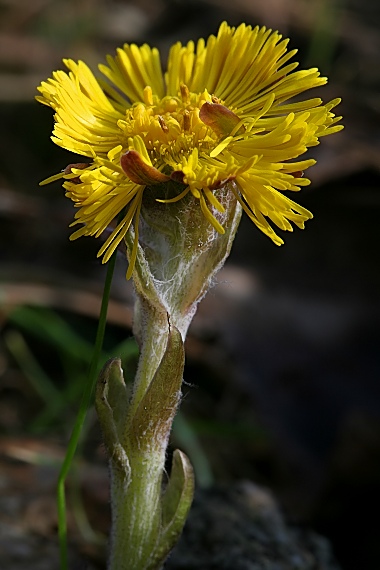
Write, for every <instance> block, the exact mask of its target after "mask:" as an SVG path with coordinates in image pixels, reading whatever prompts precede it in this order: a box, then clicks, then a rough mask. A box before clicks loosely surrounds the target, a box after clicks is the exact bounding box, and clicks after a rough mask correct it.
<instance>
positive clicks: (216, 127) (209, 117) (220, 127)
mask: <svg viewBox="0 0 380 570" xmlns="http://www.w3.org/2000/svg"><path fill="white" fill-rule="evenodd" d="M199 118H200V119H201V121H202V122H203V123H204V124H205V125H207V126H208V127H210V128H211V129H212V130H213V131H214V132H215V133H216V134H217V135H218V136H227V135H229V134H230V133H231V132H232V130H233V129H234V128H235V127H236V125H237V124H238V123H240V117H238V116H237V115H235V113H233V112H232V111H230V110H229V109H228V107H225V106H224V105H220V104H219V103H208V102H207V101H206V103H203V105H202V107H201V110H200V111H199ZM244 131H245V129H244V127H240V129H239V130H238V132H237V134H243V133H244Z"/></svg>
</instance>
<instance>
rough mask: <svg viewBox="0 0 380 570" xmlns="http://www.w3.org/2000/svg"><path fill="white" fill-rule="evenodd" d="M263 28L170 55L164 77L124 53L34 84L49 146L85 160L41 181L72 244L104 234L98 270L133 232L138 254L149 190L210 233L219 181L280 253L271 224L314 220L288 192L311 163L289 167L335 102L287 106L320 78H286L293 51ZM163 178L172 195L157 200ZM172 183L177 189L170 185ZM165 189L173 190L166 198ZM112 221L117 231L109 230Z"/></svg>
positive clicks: (143, 59)
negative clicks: (190, 200) (192, 213)
mask: <svg viewBox="0 0 380 570" xmlns="http://www.w3.org/2000/svg"><path fill="white" fill-rule="evenodd" d="M287 45H288V40H287V39H282V36H281V35H280V34H279V33H278V32H273V31H272V30H270V29H266V28H265V27H262V28H259V27H256V28H254V29H252V28H251V26H246V25H245V24H242V25H240V26H239V27H237V28H233V27H230V26H228V25H227V23H225V22H224V23H222V24H221V26H220V28H219V31H218V34H217V36H213V35H211V36H210V37H209V38H208V40H207V42H205V40H203V39H200V40H199V41H198V42H197V44H196V45H195V44H194V42H192V41H190V42H189V43H188V44H187V45H185V46H183V45H182V44H181V43H179V42H178V43H176V44H174V45H173V46H172V48H171V50H170V53H169V58H168V65H167V71H166V72H165V73H163V71H162V69H161V64H160V56H159V52H158V50H157V49H156V48H151V47H149V46H148V45H146V44H144V45H143V46H142V47H137V46H136V45H134V44H131V45H129V44H125V45H124V46H123V48H120V49H118V50H117V55H116V57H111V56H108V57H107V63H108V65H99V70H100V72H101V73H102V74H103V76H104V77H105V79H100V78H96V77H95V76H94V75H93V73H92V72H91V71H90V69H89V68H88V67H87V65H86V64H85V63H84V62H82V61H79V62H78V63H76V62H74V61H73V60H71V59H67V60H64V63H65V65H66V67H67V68H68V70H69V72H68V73H67V72H64V71H56V72H54V73H53V77H52V78H51V79H48V80H47V81H44V82H42V83H41V85H40V86H39V87H38V89H39V91H40V93H41V95H40V96H38V97H37V99H38V100H39V101H40V102H41V103H43V104H45V105H48V106H49V107H52V108H53V109H54V111H55V125H54V131H53V136H52V140H53V141H54V142H55V143H56V144H57V145H59V146H61V147H63V148H65V149H67V150H69V151H72V152H74V153H76V154H78V155H82V156H85V157H87V158H88V159H89V161H88V162H87V163H79V164H72V165H69V166H68V167H67V168H66V169H65V170H64V171H63V172H61V173H59V174H57V175H55V176H52V177H51V178H49V179H47V180H45V181H44V183H48V182H51V181H52V180H56V179H59V178H63V179H64V183H63V187H64V188H65V190H66V195H67V196H68V197H69V198H71V200H72V201H73V202H74V203H75V206H76V207H77V208H78V211H77V213H76V215H75V220H74V222H73V223H72V224H71V225H73V226H74V225H77V224H79V225H80V229H78V230H77V231H75V232H74V233H73V234H72V236H71V239H76V238H78V237H80V236H83V235H94V236H95V237H99V236H100V235H101V234H103V232H105V230H106V229H107V228H108V227H109V226H111V227H113V229H112V232H111V233H110V235H109V236H108V237H107V239H106V240H105V242H104V243H103V245H102V247H101V248H100V250H99V253H98V255H99V256H102V258H103V262H107V261H108V260H109V258H110V256H111V255H112V254H113V252H114V251H115V248H117V246H118V245H119V244H120V243H121V242H122V241H123V240H124V239H125V236H126V233H127V232H128V230H129V228H130V226H131V224H132V223H133V224H134V228H135V244H134V247H133V251H132V253H131V257H130V265H129V269H128V273H127V277H130V276H131V274H132V271H133V266H134V260H135V256H136V251H137V241H138V222H139V214H140V209H141V204H142V200H143V194H144V190H145V188H146V187H150V188H153V189H154V191H155V197H156V199H157V200H158V201H166V202H170V201H179V200H181V199H182V198H183V197H184V196H185V195H186V194H187V193H189V192H191V194H192V195H193V196H194V198H195V199H196V200H198V201H199V207H200V208H201V210H202V212H203V214H204V216H205V217H206V219H207V220H208V221H209V222H210V224H212V226H213V227H214V228H215V230H216V231H217V232H219V233H223V232H224V228H223V227H222V225H221V224H220V222H219V221H218V220H217V217H216V214H217V212H218V211H219V212H222V211H223V206H222V204H221V203H220V201H219V200H218V191H219V190H220V188H221V187H223V186H224V185H225V184H226V183H227V182H229V188H230V189H231V192H233V193H234V194H235V196H236V198H237V200H238V201H239V202H240V204H241V206H242V208H243V209H244V211H245V212H246V214H247V215H248V216H249V217H250V219H251V220H252V221H253V222H254V223H255V224H256V226H257V227H258V228H259V229H260V230H261V231H262V232H264V233H265V234H266V235H267V236H269V237H270V238H271V239H272V240H273V242H274V243H275V244H277V245H280V244H282V243H283V240H282V239H281V237H279V236H278V235H277V234H276V232H275V231H274V229H273V227H272V225H271V223H272V224H273V225H275V226H277V227H278V228H280V229H281V230H288V231H292V223H293V224H295V225H296V226H298V227H300V228H303V227H304V223H305V221H306V220H308V219H309V218H311V217H312V214H311V213H310V212H309V211H308V210H306V209H305V208H303V207H302V206H300V205H298V204H297V203H296V202H294V201H293V200H291V199H290V198H289V196H288V195H287V194H285V192H288V191H291V192H294V191H298V190H300V188H301V187H302V186H306V185H308V184H309V183H310V181H309V180H308V179H307V178H305V177H303V172H304V171H305V170H306V169H307V168H309V167H310V166H312V165H313V164H314V163H315V161H314V160H313V159H311V158H307V159H304V160H298V158H299V157H300V156H301V155H303V154H304V153H305V152H306V151H307V149H308V148H309V147H312V146H315V145H317V144H318V143H319V138H320V137H322V136H325V135H328V134H331V133H334V132H336V131H339V130H340V129H342V128H343V127H342V126H340V125H336V123H337V122H338V121H339V119H340V117H335V115H334V113H333V112H332V110H333V108H334V107H335V106H336V105H337V104H338V103H339V99H335V100H333V101H331V102H329V103H327V104H323V102H322V100H321V99H319V98H312V99H307V100H303V101H300V99H299V97H297V101H296V102H289V100H290V99H292V98H294V97H296V96H299V95H300V94H301V93H303V92H304V91H307V90H308V89H311V88H314V87H318V86H321V85H324V84H325V83H326V82H327V79H326V78H325V77H320V73H319V71H318V70H317V69H315V68H313V69H308V70H303V71H295V69H296V67H297V65H298V64H297V63H296V62H293V63H289V61H290V60H291V59H292V58H293V56H294V55H295V53H296V50H291V51H287ZM168 181H170V182H171V186H172V188H174V194H173V195H171V196H170V197H169V198H168V197H167V194H165V195H164V193H163V192H162V188H163V186H162V185H163V184H165V183H166V182H168ZM173 182H174V184H173ZM172 192H173V191H172ZM115 220H117V222H115Z"/></svg>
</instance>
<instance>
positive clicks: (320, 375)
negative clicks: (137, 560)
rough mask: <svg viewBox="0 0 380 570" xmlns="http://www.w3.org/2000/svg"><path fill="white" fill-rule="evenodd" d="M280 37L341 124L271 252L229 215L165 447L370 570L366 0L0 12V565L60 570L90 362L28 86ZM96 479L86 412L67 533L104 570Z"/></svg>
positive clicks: (375, 500) (373, 413)
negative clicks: (239, 40) (194, 49)
mask: <svg viewBox="0 0 380 570" xmlns="http://www.w3.org/2000/svg"><path fill="white" fill-rule="evenodd" d="M223 20H227V21H228V23H229V24H231V25H237V24H239V23H241V22H245V23H247V24H252V25H256V24H259V25H266V26H267V27H272V28H275V29H278V30H280V32H281V33H282V34H283V35H284V36H289V37H290V38H291V43H290V46H291V48H294V47H298V48H299V54H298V55H297V58H298V61H300V63H301V66H302V67H305V66H309V67H310V66H311V67H314V66H317V67H319V68H320V70H321V72H322V74H323V75H325V74H326V75H328V76H329V84H328V86H326V87H324V88H322V89H321V90H320V91H319V92H318V96H322V97H323V98H324V100H325V101H327V100H329V99H332V98H335V97H342V98H343V103H342V104H341V106H340V107H339V109H338V112H339V113H342V114H343V115H344V124H345V130H344V131H343V132H341V133H339V134H337V135H334V136H332V137H327V138H326V139H323V140H322V144H321V146H320V147H317V148H315V149H313V153H312V156H313V157H315V158H317V160H318V164H317V165H316V166H315V167H313V168H312V169H311V170H310V171H309V172H310V177H311V179H312V185H311V186H310V187H308V188H306V189H304V190H302V192H301V194H299V195H298V196H297V200H298V201H299V202H300V203H301V204H303V205H304V206H305V207H307V208H308V209H310V210H311V211H312V212H313V213H314V216H315V218H314V220H312V221H310V222H308V224H307V228H306V229H305V230H304V231H303V232H301V231H299V230H297V229H296V230H295V231H294V233H293V234H287V235H286V236H285V241H286V245H285V246H283V247H282V248H277V247H276V246H274V245H273V244H272V242H271V241H270V240H269V239H268V238H266V237H265V236H264V235H263V234H261V233H260V232H259V231H258V230H257V229H256V228H255V227H254V226H253V225H252V223H251V222H250V221H249V220H248V219H247V218H243V221H242V223H241V228H240V230H239V233H238V236H237V238H236V241H235V244H234V247H233V251H232V254H231V256H230V259H229V261H228V262H227V264H226V266H225V268H224V269H223V270H222V272H221V273H220V275H219V279H218V281H219V282H218V284H217V285H216V286H215V287H214V288H213V289H212V290H211V292H210V293H209V294H208V296H207V297H206V299H205V300H203V301H202V303H201V305H200V308H199V310H198V313H197V315H196V317H195V319H194V322H193V324H192V326H191V328H190V332H189V337H188V341H187V365H186V372H185V381H186V386H185V389H184V391H185V397H184V401H183V405H182V409H181V413H180V415H179V416H178V418H177V420H176V424H175V427H174V432H173V446H180V447H181V448H182V449H184V451H186V452H187V453H188V454H189V455H190V457H191V459H192V461H193V463H194V465H195V468H196V474H197V482H198V485H199V486H204V487H207V486H208V485H212V484H226V485H228V484H230V483H231V482H233V481H236V480H241V479H250V480H253V481H255V482H256V483H260V484H263V485H265V486H267V487H269V488H270V489H272V490H273V491H274V492H275V494H276V497H277V498H278V500H279V502H280V504H281V506H282V508H283V510H284V512H285V513H286V515H287V517H288V518H289V520H290V521H293V522H296V523H297V524H301V525H305V526H307V527H311V528H313V529H315V530H317V531H318V532H320V533H322V534H324V535H325V536H327V537H328V538H329V539H330V541H331V542H332V545H333V548H334V552H335V555H336V557H337V559H338V561H339V563H340V564H341V567H342V568H343V570H358V568H360V569H365V570H371V569H374V570H375V569H378V568H379V567H380V562H379V559H380V552H379V544H380V541H379V538H380V522H379V520H380V519H379V510H380V384H379V373H380V354H379V350H380V349H379V340H380V302H379V295H378V291H379V286H380V271H379V256H378V243H377V242H378V235H377V227H378V220H379V214H380V195H379V182H380V171H379V164H380V160H379V158H380V130H379V116H380V94H379V87H380V66H379V55H380V34H379V25H380V4H379V3H378V2H377V0H360V1H359V0H266V1H265V2H261V1H259V0H235V1H234V2H233V3H231V2H230V1H228V0H197V1H196V0H193V1H191V0H189V1H185V0H183V1H181V0H155V2H151V1H150V0H135V1H124V2H123V1H113V0H108V1H107V0H82V1H81V2H77V1H74V0H29V2H28V3H26V2H24V0H0V125H1V129H0V222H1V223H0V256H1V257H0V259H1V265H0V326H1V340H0V529H1V530H0V559H2V560H3V562H6V565H5V566H4V567H6V568H7V569H9V570H14V569H16V568H17V569H21V568H24V567H25V568H26V567H27V568H28V570H33V569H36V570H37V569H38V570H42V569H44V568H49V569H50V568H53V567H54V568H55V567H57V545H56V544H57V543H56V536H55V533H56V514H55V497H54V493H55V484H56V478H57V473H58V469H59V466H60V462H61V461H62V458H63V456H64V452H65V445H66V443H67V441H68V438H69V436H70V433H71V429H72V426H73V423H74V420H75V416H76V412H77V410H78V404H79V400H80V397H81V394H82V389H83V385H84V382H85V379H86V371H87V368H88V362H89V359H90V357H91V354H92V343H93V341H94V338H95V332H96V324H97V315H98V311H99V306H100V299H101V295H102V284H103V281H104V276H105V269H104V267H103V266H101V264H100V263H99V262H98V261H97V260H96V252H97V250H98V248H99V243H98V242H97V241H96V240H92V239H81V240H79V241H76V242H72V243H70V242H69V241H68V236H69V234H70V230H69V228H68V225H69V223H70V221H71V220H72V217H73V208H72V205H71V203H70V202H69V200H67V199H66V198H64V195H63V191H62V189H61V185H60V184H59V183H55V184H52V185H49V186H44V187H42V188H41V187H39V185H38V183H39V181H40V180H42V179H44V178H46V177H47V176H50V175H51V174H54V173H56V172H59V171H60V170H61V169H62V168H64V167H65V166H66V165H67V164H69V163H72V162H75V160H74V159H73V156H72V155H70V154H69V153H68V152H66V151H64V150H62V149H60V148H58V147H56V146H55V145H54V144H53V143H52V142H51V141H50V135H51V130H52V125H53V113H52V111H51V110H50V109H48V108H45V107H43V106H42V105H39V104H38V103H36V102H35V101H34V96H35V94H36V86H37V85H38V84H39V83H40V81H41V80H44V79H46V78H47V77H49V76H51V72H52V71H53V70H55V69H60V68H62V67H63V66H62V63H61V60H62V58H63V57H70V58H73V59H83V60H85V61H86V62H87V63H88V64H89V65H90V66H91V67H92V69H93V70H96V66H97V64H98V63H99V62H103V61H104V59H105V55H106V54H107V53H110V54H114V52H115V49H116V47H118V46H120V45H122V44H123V43H124V42H136V43H138V44H141V43H144V42H148V43H150V44H154V45H156V46H157V47H159V48H160V50H161V53H162V57H163V60H164V61H165V58H166V56H167V53H168V49H169V47H170V45H171V44H172V43H173V42H175V41H177V40H181V41H182V42H186V41H188V40H190V39H197V38H198V37H201V36H203V37H207V36H208V35H209V34H211V33H215V32H216V31H217V29H218V26H219V24H220V22H221V21H223ZM125 271H126V262H125V260H124V259H123V257H122V256H120V259H119V260H118V263H117V268H116V276H115V279H114V283H113V287H112V300H111V304H110V310H109V326H108V329H107V337H106V342H105V347H104V354H103V355H102V360H103V361H105V360H106V359H107V358H108V357H109V356H111V355H120V356H121V357H122V359H123V363H124V368H125V371H126V377H127V378H132V377H133V370H134V368H135V365H136V360H137V349H136V346H135V344H134V341H133V339H132V338H131V322H132V299H133V293H132V289H131V284H130V283H126V281H125ZM107 481H108V471H107V466H106V460H105V457H104V451H103V448H102V445H101V436H100V432H99V428H98V425H97V420H96V417H95V414H94V412H93V411H90V413H89V416H88V420H87V423H86V428H85V431H84V434H83V437H82V442H81V447H80V451H79V453H78V455H77V459H76V463H75V467H74V469H73V472H72V474H71V477H70V480H69V485H68V492H69V505H70V519H69V536H70V540H71V543H72V544H73V545H74V547H75V549H76V550H77V551H78V552H80V553H81V554H82V555H85V556H87V557H88V558H89V559H90V560H91V561H92V562H91V564H93V565H94V568H104V558H103V554H102V553H103V549H102V544H103V538H102V537H103V535H104V534H105V533H107V531H108V525H109V508H108V482H107Z"/></svg>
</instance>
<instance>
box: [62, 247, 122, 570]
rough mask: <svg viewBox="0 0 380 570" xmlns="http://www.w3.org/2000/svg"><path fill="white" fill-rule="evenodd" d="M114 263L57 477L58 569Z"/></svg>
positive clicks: (65, 565) (64, 568) (64, 546)
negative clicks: (68, 489) (68, 487)
mask: <svg viewBox="0 0 380 570" xmlns="http://www.w3.org/2000/svg"><path fill="white" fill-rule="evenodd" d="M115 263H116V252H115V253H114V254H113V256H112V258H111V259H110V261H109V263H108V267H107V274H106V279H105V283H104V289H103V297H102V304H101V308H100V315H99V322H98V328H97V331H96V340H95V346H94V352H93V355H92V359H91V363H90V368H89V372H88V379H87V383H86V386H85V388H84V391H83V395H82V400H81V403H80V408H79V411H78V415H77V417H76V420H75V425H74V428H73V431H72V433H71V437H70V441H69V444H68V446H67V449H66V455H65V458H64V460H63V463H62V467H61V470H60V473H59V477H58V484H57V507H58V536H59V548H60V563H61V570H68V556H67V521H66V496H65V481H66V478H67V475H68V473H69V471H70V467H71V464H72V461H73V458H74V455H75V452H76V449H77V446H78V442H79V438H80V434H81V431H82V427H83V424H84V421H85V419H86V415H87V410H88V407H89V405H90V403H91V400H92V396H93V392H94V388H95V384H96V379H97V374H98V367H99V366H98V365H99V358H100V354H101V351H102V346H103V339H104V331H105V327H106V321H107V310H108V301H109V296H110V289H111V283H112V277H113V272H114V269H115Z"/></svg>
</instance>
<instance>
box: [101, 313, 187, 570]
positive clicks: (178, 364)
mask: <svg viewBox="0 0 380 570" xmlns="http://www.w3.org/2000/svg"><path fill="white" fill-rule="evenodd" d="M137 313H138V316H140V317H142V322H143V323H144V324H143V326H142V327H141V329H140V332H141V336H140V341H141V356H140V362H139V371H138V373H137V377H138V385H137V387H136V389H135V392H134V395H133V396H132V401H131V403H129V401H130V398H129V395H128V390H127V388H126V386H125V383H124V379H123V373H122V370H121V368H120V361H119V360H118V359H113V360H111V361H109V362H108V363H107V364H106V365H105V367H104V369H103V371H102V373H101V375H100V378H99V381H98V388H97V394H96V399H95V403H96V409H97V412H98V417H99V422H100V424H101V427H102V430H103V436H104V443H105V446H106V448H107V450H108V454H109V457H110V471H111V504H112V539H111V552H110V560H109V567H108V568H109V570H157V569H158V568H161V566H162V563H163V561H164V560H165V558H166V557H167V555H168V553H169V552H170V550H171V548H172V547H173V544H174V542H175V541H176V540H177V538H178V536H179V534H180V532H181V530H182V527H183V524H184V522H185V518H186V515H187V512H188V510H189V508H190V504H191V500H192V495H193V474H192V469H191V465H190V464H189V462H188V460H187V458H186V456H184V454H178V452H177V455H176V456H175V457H176V460H175V461H174V462H173V467H172V474H171V478H170V481H169V483H168V484H167V486H166V491H165V492H164V493H163V491H162V478H163V475H164V472H165V460H166V449H167V445H168V440H169V434H170V431H171V427H172V423H173V419H174V416H175V413H176V410H177V407H178V404H179V402H180V398H181V384H182V377H183V368H184V358H185V357H184V347H183V340H182V337H181V333H180V332H179V331H178V329H177V328H176V327H174V326H170V324H169V319H168V317H167V315H166V313H165V311H164V310H163V311H159V312H158V313H157V308H154V309H153V310H152V306H151V305H149V304H142V305H140V310H139V311H138V312H137ZM163 315H165V319H164V318H163ZM164 321H166V323H165V324H166V326H164ZM130 405H132V410H131V409H128V407H129V406H130Z"/></svg>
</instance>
